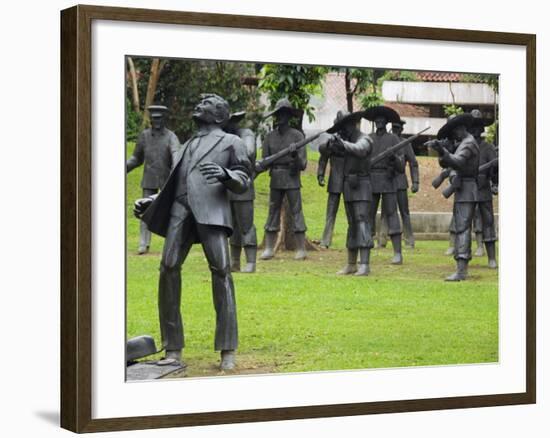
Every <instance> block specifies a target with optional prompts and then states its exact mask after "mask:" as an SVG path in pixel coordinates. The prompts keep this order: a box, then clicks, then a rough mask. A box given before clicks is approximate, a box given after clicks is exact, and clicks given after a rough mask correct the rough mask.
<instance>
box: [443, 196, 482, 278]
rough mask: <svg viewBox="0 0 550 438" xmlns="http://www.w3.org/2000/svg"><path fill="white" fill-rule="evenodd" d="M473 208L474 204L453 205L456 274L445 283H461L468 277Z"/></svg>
mask: <svg viewBox="0 0 550 438" xmlns="http://www.w3.org/2000/svg"><path fill="white" fill-rule="evenodd" d="M475 207H476V203H475V202H455V203H454V206H453V212H454V218H455V226H456V243H455V256H454V258H455V260H456V272H455V273H454V274H452V275H450V276H449V277H447V278H446V280H447V281H462V280H466V278H467V276H468V262H469V261H470V260H471V259H472V220H473V218H474V212H475Z"/></svg>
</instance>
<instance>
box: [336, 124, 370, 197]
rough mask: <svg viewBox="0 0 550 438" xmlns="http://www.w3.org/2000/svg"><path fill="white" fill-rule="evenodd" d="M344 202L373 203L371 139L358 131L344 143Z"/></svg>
mask: <svg viewBox="0 0 550 438" xmlns="http://www.w3.org/2000/svg"><path fill="white" fill-rule="evenodd" d="M343 143H344V149H345V152H344V201H345V202H354V201H372V186H371V177H370V157H371V154H372V144H371V140H370V139H369V137H368V136H367V135H365V134H363V133H362V132H361V131H359V130H358V129H357V130H356V131H355V132H354V133H353V135H352V136H351V137H350V139H349V140H348V141H344V142H343Z"/></svg>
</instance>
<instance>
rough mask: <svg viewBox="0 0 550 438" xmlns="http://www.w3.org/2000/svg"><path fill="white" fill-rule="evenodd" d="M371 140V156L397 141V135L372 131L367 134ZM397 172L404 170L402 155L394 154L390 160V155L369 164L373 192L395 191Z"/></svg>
mask: <svg viewBox="0 0 550 438" xmlns="http://www.w3.org/2000/svg"><path fill="white" fill-rule="evenodd" d="M368 137H369V139H370V140H371V142H372V154H371V158H374V157H376V156H377V155H378V154H380V153H382V152H383V151H385V150H386V149H387V148H389V147H391V146H393V145H396V144H397V143H399V141H400V140H399V137H397V136H396V135H395V134H390V133H389V132H385V133H384V134H382V135H378V134H376V132H373V133H372V134H369V136H368ZM397 172H404V166H403V156H402V155H399V154H398V155H396V156H395V158H394V159H393V160H392V159H391V158H390V157H387V158H386V159H384V160H382V161H380V162H379V163H376V164H375V165H373V166H371V184H372V192H373V193H395V192H396V190H397V185H396V181H395V175H396V173H397Z"/></svg>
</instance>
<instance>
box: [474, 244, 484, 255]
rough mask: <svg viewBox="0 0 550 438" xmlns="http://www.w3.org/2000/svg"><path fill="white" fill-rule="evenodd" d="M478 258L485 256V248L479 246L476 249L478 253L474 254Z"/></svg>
mask: <svg viewBox="0 0 550 438" xmlns="http://www.w3.org/2000/svg"><path fill="white" fill-rule="evenodd" d="M474 255H475V256H476V257H483V256H484V255H485V251H484V250H483V246H478V247H477V249H476V252H475V253H474Z"/></svg>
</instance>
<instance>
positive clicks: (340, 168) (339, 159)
mask: <svg viewBox="0 0 550 438" xmlns="http://www.w3.org/2000/svg"><path fill="white" fill-rule="evenodd" d="M362 114H363V113H362V112H361V111H357V112H354V113H351V114H350V113H349V112H348V111H338V113H337V114H336V118H335V119H334V125H333V126H332V127H331V128H330V129H329V130H328V131H327V132H338V131H339V130H340V129H342V126H344V125H345V124H347V122H348V120H349V121H353V122H354V123H357V122H359V120H361V117H362ZM323 135H324V137H323V138H322V140H321V143H320V145H319V164H318V166H317V182H318V184H319V185H320V186H321V187H323V186H325V185H326V186H327V193H328V196H327V210H326V218H325V228H324V230H323V235H322V237H321V240H320V246H321V247H323V248H328V247H329V246H330V244H331V243H332V234H333V232H334V224H335V222H336V215H337V213H338V207H339V205H340V197H341V194H342V193H343V192H344V152H343V151H342V150H340V149H338V148H331V147H330V144H331V140H332V139H333V137H332V136H331V135H329V134H323ZM328 163H330V174H329V177H328V182H327V183H326V184H325V173H326V168H327V164H328Z"/></svg>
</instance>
